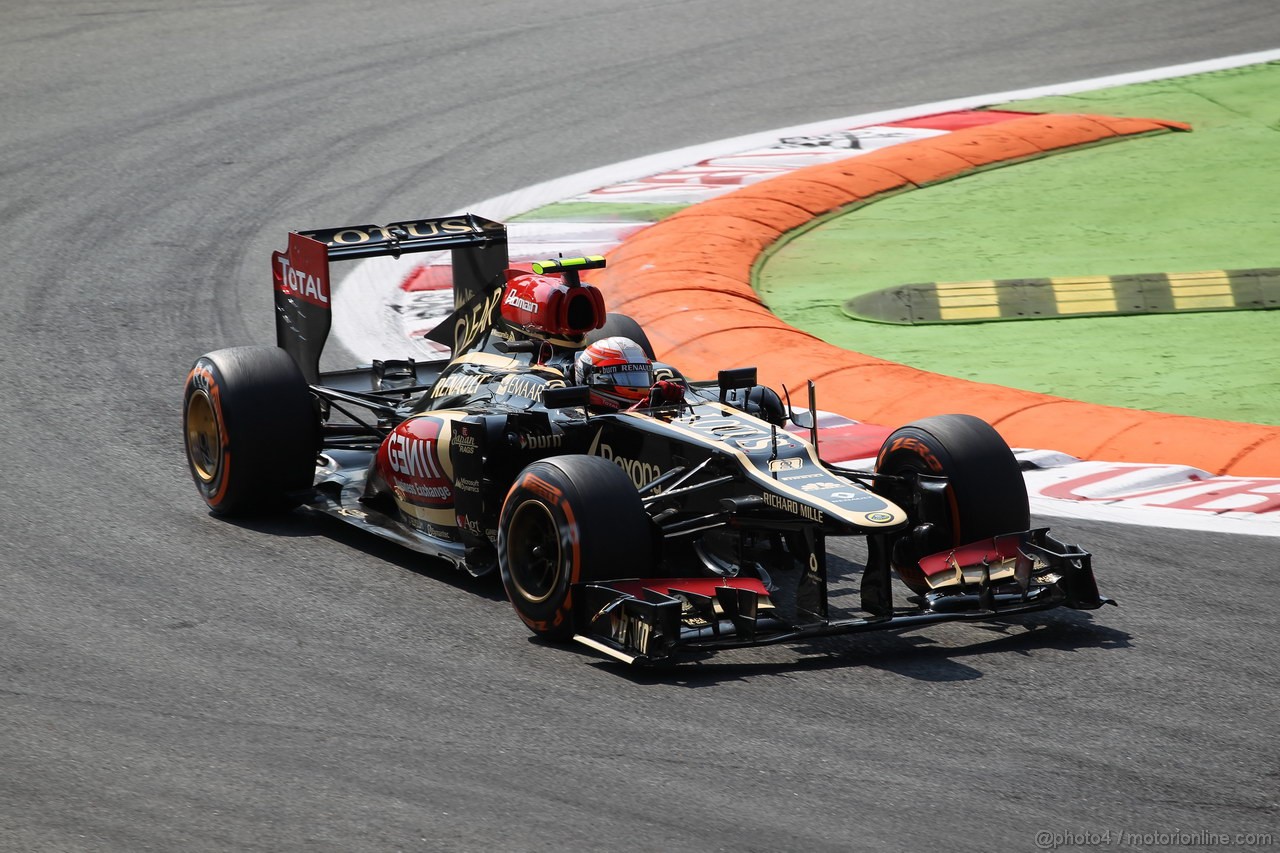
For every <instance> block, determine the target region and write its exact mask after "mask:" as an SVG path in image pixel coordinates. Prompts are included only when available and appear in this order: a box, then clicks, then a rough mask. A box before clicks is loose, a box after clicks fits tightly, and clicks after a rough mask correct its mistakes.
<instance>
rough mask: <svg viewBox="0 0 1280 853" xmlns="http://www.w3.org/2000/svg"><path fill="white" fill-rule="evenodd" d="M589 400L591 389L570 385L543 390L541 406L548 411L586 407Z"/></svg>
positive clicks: (584, 386)
mask: <svg viewBox="0 0 1280 853" xmlns="http://www.w3.org/2000/svg"><path fill="white" fill-rule="evenodd" d="M590 400H591V389H590V388H588V387H587V386H586V385H570V386H568V387H567V388H544V389H543V390H542V405H544V406H546V407H547V408H548V409H570V408H573V407H575V406H586V405H587V403H588V402H589V401H590Z"/></svg>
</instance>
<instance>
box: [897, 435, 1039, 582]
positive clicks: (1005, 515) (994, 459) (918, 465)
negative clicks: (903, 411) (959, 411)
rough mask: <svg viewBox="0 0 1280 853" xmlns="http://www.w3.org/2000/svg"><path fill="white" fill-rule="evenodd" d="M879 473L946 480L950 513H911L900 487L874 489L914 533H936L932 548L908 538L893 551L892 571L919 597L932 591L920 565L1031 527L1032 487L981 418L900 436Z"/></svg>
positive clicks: (929, 540)
mask: <svg viewBox="0 0 1280 853" xmlns="http://www.w3.org/2000/svg"><path fill="white" fill-rule="evenodd" d="M876 473H878V474H895V475H902V474H913V473H919V474H941V475H943V476H945V477H947V480H948V485H947V489H946V500H945V507H941V508H940V507H932V508H930V507H929V505H928V504H927V503H926V504H925V506H924V507H923V508H922V513H917V512H913V511H912V509H911V506H910V500H909V498H910V495H909V494H908V493H907V492H906V491H905V490H903V489H901V488H900V487H899V488H895V487H894V486H893V485H892V484H886V485H885V486H884V487H882V488H880V489H877V490H878V491H881V492H883V493H884V494H885V495H886V496H887V497H889V498H890V499H891V500H894V501H896V502H898V503H901V504H902V505H903V508H904V509H907V510H908V511H909V512H912V521H913V522H914V523H915V524H916V525H919V524H921V523H927V524H932V525H933V527H934V530H933V533H932V534H931V535H930V536H929V537H928V538H927V543H920V542H917V541H916V540H914V539H913V538H912V537H911V536H910V535H909V534H907V535H904V536H903V537H902V538H901V539H899V540H898V541H897V542H895V543H894V545H893V566H894V569H895V570H896V571H897V572H898V575H899V577H901V578H902V580H903V582H904V583H906V584H907V586H909V587H911V589H912V590H914V591H916V592H924V591H926V590H927V589H928V585H927V584H925V582H924V576H923V575H922V574H921V572H920V569H919V567H918V566H917V565H916V562H917V561H918V560H919V559H920V558H921V557H926V556H928V555H929V554H930V553H936V552H937V551H941V550H943V549H945V548H950V547H955V546H957V545H964V544H967V543H970V542H977V541H979V540H982V539H988V538H991V537H992V536H997V535H1000V534H1004V533H1014V532H1018V531H1022V530H1026V529H1027V528H1029V527H1030V526H1031V511H1030V504H1029V501H1028V499H1027V484H1026V481H1025V480H1023V478H1022V470H1021V468H1020V467H1019V466H1018V460H1017V459H1015V458H1014V456H1013V451H1012V450H1010V449H1009V445H1007V444H1006V443H1005V441H1004V439H1003V438H1001V437H1000V434H999V433H998V432H996V430H995V428H994V427H992V426H991V425H990V424H988V423H987V422H986V421H984V420H982V419H981V418H976V417H973V416H972V415H936V416H934V417H930V418H923V419H921V420H918V421H914V422H912V423H910V424H908V425H906V426H904V427H902V428H900V429H897V430H895V431H894V432H893V433H891V434H890V435H889V437H888V438H887V439H885V442H884V444H883V445H882V446H881V448H880V454H879V456H878V457H877V458H876ZM922 515H923V516H924V517H922Z"/></svg>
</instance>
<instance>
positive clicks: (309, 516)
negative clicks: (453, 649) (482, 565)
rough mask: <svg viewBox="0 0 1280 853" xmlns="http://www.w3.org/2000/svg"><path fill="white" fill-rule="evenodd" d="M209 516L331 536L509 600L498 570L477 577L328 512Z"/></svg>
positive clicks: (268, 530) (251, 526)
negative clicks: (343, 520) (243, 516)
mask: <svg viewBox="0 0 1280 853" xmlns="http://www.w3.org/2000/svg"><path fill="white" fill-rule="evenodd" d="M209 516H210V517H211V518H214V519H216V520H217V521H219V522H222V523H224V524H230V525H232V526H234V527H239V528H241V529H244V530H250V531H253V532H255V533H265V534H267V535H270V536H279V537H284V538H297V539H327V540H330V541H332V542H334V543H335V544H337V545H341V546H343V547H346V548H350V549H352V550H354V551H359V552H360V553H362V554H365V555H367V556H369V557H372V558H374V559H376V560H379V561H381V562H384V563H387V564H388V565H391V566H395V567H396V568H399V569H404V570H405V571H408V572H413V573H414V574H416V575H420V576H421V577H423V578H425V579H426V582H428V583H444V584H448V585H449V586H451V587H453V588H455V589H458V590H462V591H464V592H466V593H469V594H471V595H474V596H476V597H477V598H481V599H487V600H489V601H504V602H505V601H506V600H507V596H506V593H505V592H503V590H502V583H501V582H500V581H499V580H498V573H497V572H496V571H495V572H493V573H492V574H490V575H486V576H485V577H479V578H475V577H472V576H471V575H469V574H467V573H466V572H464V571H461V570H460V569H457V568H455V567H454V566H453V565H451V564H450V563H448V562H446V561H444V560H440V559H437V558H435V557H430V556H428V555H426V554H419V553H418V552H416V551H411V550H409V549H407V548H404V547H402V546H400V545H397V544H395V543H394V542H388V541H387V540H385V539H380V538H378V537H377V536H374V535H372V534H370V533H367V532H365V531H363V530H358V529H356V528H354V527H350V526H348V525H346V524H343V523H342V522H340V521H338V520H337V519H335V518H330V517H328V516H325V515H319V514H316V513H312V512H309V511H305V510H294V511H293V512H290V513H286V514H284V515H279V516H275V517H271V518H253V519H245V518H220V517H218V516H215V515H214V514H213V513H209ZM341 559H342V551H340V550H338V549H336V548H335V549H334V554H333V560H332V562H337V561H338V560H341ZM513 615H514V614H513Z"/></svg>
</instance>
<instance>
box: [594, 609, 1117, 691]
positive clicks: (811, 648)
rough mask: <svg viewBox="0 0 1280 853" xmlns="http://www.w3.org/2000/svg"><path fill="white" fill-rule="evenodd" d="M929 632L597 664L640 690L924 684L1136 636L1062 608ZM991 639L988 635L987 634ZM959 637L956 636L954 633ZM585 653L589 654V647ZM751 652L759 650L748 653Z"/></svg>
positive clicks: (970, 676)
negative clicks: (874, 680)
mask: <svg viewBox="0 0 1280 853" xmlns="http://www.w3.org/2000/svg"><path fill="white" fill-rule="evenodd" d="M938 627H939V626H937V625H934V626H930V627H929V628H921V629H918V631H916V632H912V633H880V634H856V635H845V636H842V637H827V638H819V639H815V640H805V641H799V642H794V643H787V644H785V645H782V646H778V647H774V648H778V649H786V650H787V653H786V654H787V657H788V659H787V660H774V661H768V662H760V661H734V660H733V657H734V656H736V655H738V654H740V652H738V651H737V650H729V651H720V652H715V653H713V654H708V655H707V656H706V657H704V658H701V659H697V660H688V659H685V660H680V661H677V662H673V663H664V664H658V665H653V666H647V667H630V666H627V665H625V664H622V663H621V662H618V661H611V660H598V661H597V663H596V665H597V666H598V667H600V668H602V669H609V670H611V671H614V672H615V673H616V674H617V675H619V676H620V677H622V678H626V679H627V680H629V681H632V682H633V683H635V684H638V685H645V684H667V685H674V686H681V687H713V686H716V685H718V684H722V683H726V682H735V681H747V680H750V679H755V678H761V677H770V676H789V675H793V674H796V673H803V672H821V671H826V670H833V669H848V668H851V667H867V668H869V669H878V670H882V671H885V672H891V673H894V674H896V675H901V676H903V677H905V678H911V679H915V680H918V681H926V682H936V683H946V682H953V681H973V680H976V679H979V678H982V677H983V675H984V673H983V670H981V669H979V668H977V667H976V666H973V665H972V664H973V663H974V662H975V659H977V660H980V659H982V658H984V657H986V656H988V655H999V656H1006V655H1011V654H1020V655H1024V656H1035V655H1037V654H1041V653H1043V652H1045V651H1050V650H1052V651H1058V652H1076V651H1082V650H1085V649H1103V650H1112V649H1125V648H1129V647H1130V646H1131V644H1132V637H1131V636H1130V635H1129V634H1128V633H1126V632H1124V631H1120V630H1118V629H1115V628H1110V627H1107V626H1105V625H1102V624H1100V623H1098V622H1096V621H1094V619H1093V617H1092V615H1091V614H1089V613H1085V612H1082V611H1077V610H1056V611H1045V612H1040V613H1032V614H1025V615H1021V616H1014V617H1008V618H1005V619H999V620H995V619H993V620H986V621H980V622H970V623H964V624H960V625H958V630H964V631H971V632H975V633H976V634H977V635H978V636H979V637H980V638H979V639H976V640H975V641H974V642H972V643H968V644H966V645H954V644H948V645H943V644H942V643H941V642H939V641H938V640H937V639H934V638H933V637H931V636H930V634H929V631H930V630H935V631H936V630H937V628H938ZM984 635H985V636H984ZM952 637H954V634H952ZM582 652H583V654H584V655H589V654H591V652H589V651H588V650H586V649H583V650H582ZM746 653H748V654H750V653H753V652H751V651H750V650H747V651H746Z"/></svg>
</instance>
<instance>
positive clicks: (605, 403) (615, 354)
mask: <svg viewBox="0 0 1280 853" xmlns="http://www.w3.org/2000/svg"><path fill="white" fill-rule="evenodd" d="M573 379H574V382H576V383H577V384H579V385H586V386H587V387H588V388H590V389H591V397H590V402H591V405H592V406H594V407H597V408H600V409H607V410H610V411H617V410H619V409H627V408H630V407H631V406H634V405H635V404H637V403H641V402H643V401H645V400H647V399H648V398H649V389H650V388H652V387H653V362H651V361H650V360H649V356H647V355H645V352H644V350H643V349H641V347H640V345H639V344H638V343H636V342H635V341H633V340H631V339H630V338H624V337H612V338H604V339H603V340H599V341H596V342H594V343H592V344H589V345H588V346H587V348H586V349H584V350H583V351H582V352H580V353H578V356H577V359H576V360H575V361H574V366H573Z"/></svg>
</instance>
